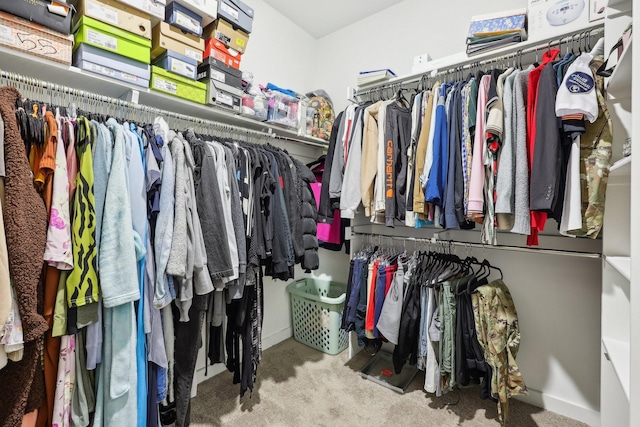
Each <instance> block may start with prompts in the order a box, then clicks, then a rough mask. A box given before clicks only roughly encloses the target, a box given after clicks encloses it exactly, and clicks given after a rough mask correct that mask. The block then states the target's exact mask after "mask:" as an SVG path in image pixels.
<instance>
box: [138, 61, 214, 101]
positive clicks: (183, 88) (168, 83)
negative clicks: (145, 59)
mask: <svg viewBox="0 0 640 427" xmlns="http://www.w3.org/2000/svg"><path fill="white" fill-rule="evenodd" d="M150 87H151V89H153V90H157V91H159V92H164V93H168V94H169V95H173V96H177V97H179V98H184V99H188V100H189V101H194V102H197V103H198V104H204V103H205V102H206V97H207V85H206V84H204V83H201V82H198V81H195V80H189V79H187V78H185V77H182V76H178V75H176V74H173V73H170V72H169V71H166V70H163V69H162V68H160V67H156V66H155V65H152V66H151V86H150Z"/></svg>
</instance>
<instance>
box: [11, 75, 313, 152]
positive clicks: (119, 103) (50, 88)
mask: <svg viewBox="0 0 640 427" xmlns="http://www.w3.org/2000/svg"><path fill="white" fill-rule="evenodd" d="M0 78H2V79H6V80H8V81H9V82H16V83H20V84H23V85H27V86H30V87H31V88H33V89H35V90H40V91H42V95H43V96H46V95H47V94H51V92H57V93H59V94H64V95H70V96H75V97H78V98H82V99H86V100H87V101H89V102H90V103H92V105H97V104H98V103H103V104H107V105H108V106H112V107H115V108H121V109H126V110H129V111H130V112H131V113H133V114H135V113H147V114H155V115H158V116H163V117H166V118H173V119H176V120H181V121H184V122H187V123H193V124H195V125H199V126H202V127H204V128H206V127H212V128H215V129H218V130H221V131H231V132H235V133H238V134H240V135H254V136H257V137H261V138H269V139H278V140H281V141H291V142H295V143H299V144H305V145H311V146H315V147H321V148H326V144H322V143H318V142H313V141H302V140H298V139H295V138H291V137H286V136H281V135H277V134H276V133H274V132H273V131H272V129H271V128H269V129H268V131H259V130H253V129H247V128H243V127H240V126H236V125H232V124H227V123H221V122H215V121H213V120H208V119H201V118H199V117H193V116H187V115H185V114H180V113H176V112H174V111H168V110H162V109H160V108H156V107H152V106H149V105H144V104H137V103H134V102H130V101H125V100H122V99H117V98H112V97H109V96H105V95H101V94H98V93H93V92H88V91H84V90H80V89H76V88H72V87H68V86H64V85H59V84H56V83H51V82H47V81H44V80H38V79H34V78H32V77H28V76H24V75H21V74H18V73H12V72H8V71H4V70H0ZM45 90H46V91H47V92H45Z"/></svg>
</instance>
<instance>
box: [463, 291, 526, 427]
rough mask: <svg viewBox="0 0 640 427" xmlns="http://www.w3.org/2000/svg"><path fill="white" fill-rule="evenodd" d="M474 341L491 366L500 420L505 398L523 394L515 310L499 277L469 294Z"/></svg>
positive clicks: (505, 408) (505, 412)
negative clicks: (474, 326) (517, 358)
mask: <svg viewBox="0 0 640 427" xmlns="http://www.w3.org/2000/svg"><path fill="white" fill-rule="evenodd" d="M471 303H472V305H473V315H474V318H475V322H476V332H477V334H478V342H479V343H480V347H482V350H483V351H484V357H485V359H486V361H487V363H488V364H489V366H491V370H492V376H491V395H492V396H493V397H494V398H496V399H498V417H499V419H500V423H501V424H502V425H504V422H505V421H506V419H507V416H508V408H509V407H508V399H509V397H511V396H518V395H526V394H527V386H526V385H525V383H524V379H523V378H522V374H521V373H520V369H519V368H518V365H517V364H516V355H517V354H518V348H519V347H520V330H519V329H518V313H517V312H516V306H515V304H514V303H513V299H512V298H511V293H510V292H509V289H508V288H507V285H505V284H504V282H503V281H502V280H496V281H494V282H491V283H489V284H488V285H484V286H480V287H478V288H477V289H476V292H474V293H473V294H472V295H471Z"/></svg>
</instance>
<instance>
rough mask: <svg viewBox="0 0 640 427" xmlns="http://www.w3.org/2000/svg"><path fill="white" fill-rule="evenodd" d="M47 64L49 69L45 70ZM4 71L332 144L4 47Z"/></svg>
mask: <svg viewBox="0 0 640 427" xmlns="http://www.w3.org/2000/svg"><path fill="white" fill-rule="evenodd" d="M45 64H46V66H44V65H45ZM0 69H1V70H2V71H6V72H11V73H15V74H19V75H22V76H25V77H31V78H34V79H37V80H42V81H45V82H50V83H53V84H57V85H62V86H67V87H70V88H75V89H78V90H81V91H86V92H88V93H95V94H99V95H103V96H106V97H110V98H117V99H125V98H126V97H128V95H129V94H131V93H132V91H136V92H138V94H139V95H138V102H137V103H138V104H142V105H147V106H149V107H153V108H157V109H161V110H166V111H172V112H176V113H180V114H183V115H186V116H191V117H195V118H199V119H204V120H211V121H215V122H219V123H222V124H229V125H234V126H238V127H242V128H245V129H252V130H256V131H260V132H266V133H272V134H274V135H275V136H279V137H284V138H288V139H291V140H294V141H297V142H301V143H304V144H307V145H312V146H316V147H321V148H324V147H327V146H328V143H327V142H326V141H325V140H323V139H320V138H315V137H309V136H299V135H298V132H297V130H295V129H287V128H283V127H279V126H273V125H270V124H269V123H265V122H259V121H256V120H252V119H250V118H247V117H243V116H239V115H237V114H234V113H232V112H230V111H227V110H224V109H222V108H218V107H212V106H207V105H202V104H197V103H195V102H191V101H187V100H184V99H181V98H177V97H174V96H171V95H166V94H164V93H161V92H157V91H153V90H151V89H149V88H143V87H140V86H135V85H132V84H129V83H126V82H123V81H120V80H114V79H110V78H108V77H104V76H101V75H99V74H93V73H89V72H85V71H83V70H81V69H79V68H76V67H73V66H68V65H63V64H60V63H57V62H53V61H49V60H47V59H42V58H39V57H37V56H33V55H29V54H27V53H24V52H20V51H17V50H13V49H8V48H6V47H3V46H0Z"/></svg>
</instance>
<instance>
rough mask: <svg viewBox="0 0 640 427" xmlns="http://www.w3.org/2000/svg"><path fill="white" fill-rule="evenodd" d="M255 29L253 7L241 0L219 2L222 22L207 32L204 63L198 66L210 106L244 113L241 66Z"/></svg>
mask: <svg viewBox="0 0 640 427" xmlns="http://www.w3.org/2000/svg"><path fill="white" fill-rule="evenodd" d="M252 26H253V9H252V8H250V7H249V6H247V5H246V4H244V3H242V2H241V1H240V0H219V2H218V19H216V20H215V21H213V22H212V23H211V24H209V25H207V26H206V27H205V28H204V30H203V37H204V39H205V45H204V61H203V62H202V64H201V65H200V66H199V67H198V80H199V81H201V82H203V83H206V85H207V101H206V103H207V104H209V105H217V106H221V107H224V108H229V109H231V110H233V111H235V112H237V113H239V112H240V105H241V102H242V96H243V91H242V71H240V63H241V60H242V54H243V53H245V52H246V49H247V43H248V41H249V34H250V33H251V29H252Z"/></svg>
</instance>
